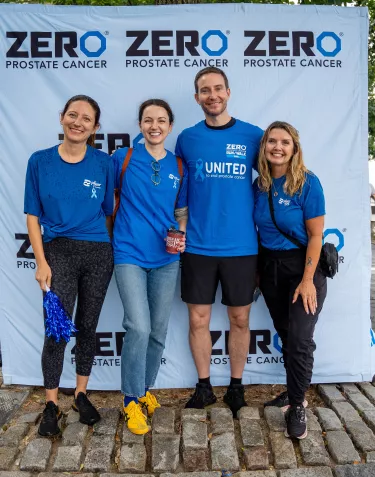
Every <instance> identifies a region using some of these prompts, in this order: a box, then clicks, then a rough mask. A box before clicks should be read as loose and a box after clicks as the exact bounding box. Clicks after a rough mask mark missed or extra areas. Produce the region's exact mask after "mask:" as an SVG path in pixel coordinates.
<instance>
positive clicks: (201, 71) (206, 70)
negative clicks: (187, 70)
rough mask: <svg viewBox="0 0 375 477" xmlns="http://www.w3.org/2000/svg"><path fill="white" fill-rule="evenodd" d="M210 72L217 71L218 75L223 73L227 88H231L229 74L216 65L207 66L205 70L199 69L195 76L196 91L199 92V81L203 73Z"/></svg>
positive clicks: (207, 73)
mask: <svg viewBox="0 0 375 477" xmlns="http://www.w3.org/2000/svg"><path fill="white" fill-rule="evenodd" d="M210 73H215V74H217V75H221V76H222V77H223V78H224V84H225V89H229V81H228V77H227V75H226V74H225V73H224V71H223V70H221V69H220V68H216V66H208V67H207V68H203V70H200V71H198V73H197V74H196V75H195V78H194V88H195V92H196V93H198V81H199V79H200V78H201V77H202V76H203V75H209V74H210Z"/></svg>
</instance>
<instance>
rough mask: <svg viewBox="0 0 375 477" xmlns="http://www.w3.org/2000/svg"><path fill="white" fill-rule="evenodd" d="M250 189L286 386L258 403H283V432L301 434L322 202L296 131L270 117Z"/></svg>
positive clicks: (320, 285)
mask: <svg viewBox="0 0 375 477" xmlns="http://www.w3.org/2000/svg"><path fill="white" fill-rule="evenodd" d="M254 195H255V215H254V218H255V222H256V225H257V227H258V231H259V237H260V252H259V275H260V289H261V291H262V293H263V296H264V299H265V302H266V304H267V307H268V309H269V311H270V314H271V317H272V320H273V323H274V326H275V329H276V331H277V333H278V334H279V336H280V339H281V342H282V353H283V358H284V366H285V369H286V376H287V391H286V392H284V393H282V394H280V395H279V396H277V397H276V398H275V399H274V400H272V401H269V402H267V403H265V406H277V407H280V408H282V409H283V410H284V411H286V412H287V413H286V421H287V431H286V435H287V436H288V437H295V438H298V439H303V438H304V437H306V435H307V428H306V413H305V407H306V406H307V402H306V401H305V392H306V391H307V389H308V387H309V385H310V382H311V377H312V370H313V363H314V358H313V353H314V351H315V348H316V346H315V342H314V340H313V334H314V329H315V325H316V323H317V321H318V316H319V313H320V312H321V310H322V307H323V303H324V300H325V297H326V294H327V281H326V280H327V279H326V277H325V276H324V275H323V273H322V270H321V268H320V266H319V257H320V252H321V248H322V234H323V226H324V215H325V203H324V195H323V189H322V186H321V184H320V182H319V179H318V178H317V177H316V176H315V175H314V174H313V173H312V172H310V171H308V170H307V169H306V167H305V165H304V163H303V158H302V149H301V145H300V141H299V136H298V132H297V131H296V129H295V128H294V127H293V126H291V125H290V124H288V123H285V122H281V121H277V122H274V123H272V124H271V125H270V126H269V127H268V128H267V130H266V131H265V133H264V136H263V139H262V142H261V146H260V154H259V177H258V179H257V180H256V181H255V183H254ZM299 245H300V246H299ZM302 246H304V247H303V248H302Z"/></svg>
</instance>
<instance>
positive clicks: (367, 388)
mask: <svg viewBox="0 0 375 477" xmlns="http://www.w3.org/2000/svg"><path fill="white" fill-rule="evenodd" d="M358 386H359V388H360V389H361V391H362V392H363V393H364V395H365V396H366V397H367V399H368V400H369V401H371V402H372V404H375V387H374V386H372V384H370V383H358Z"/></svg>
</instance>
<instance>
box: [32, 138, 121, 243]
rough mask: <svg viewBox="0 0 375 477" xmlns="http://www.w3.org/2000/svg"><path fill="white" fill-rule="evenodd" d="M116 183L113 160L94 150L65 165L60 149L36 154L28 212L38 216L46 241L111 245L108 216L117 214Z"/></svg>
mask: <svg viewBox="0 0 375 477" xmlns="http://www.w3.org/2000/svg"><path fill="white" fill-rule="evenodd" d="M113 181H114V177H113V164H112V161H111V158H110V157H109V156H108V154H105V153H104V152H102V151H98V150H97V149H94V148H93V147H91V146H87V152H86V155H85V157H84V158H83V160H82V161H80V162H77V163H76V164H71V163H69V162H66V161H64V160H63V159H62V158H61V156H60V154H59V152H58V146H54V147H51V148H49V149H44V150H43V151H38V152H35V153H34V154H33V155H32V156H31V157H30V159H29V163H28V166H27V173H26V185H25V205H24V212H25V214H31V215H35V216H36V217H39V223H40V225H42V226H43V230H44V234H43V241H44V242H50V241H51V240H53V239H54V238H57V237H65V238H70V239H73V240H88V241H90V242H110V238H109V235H108V230H107V227H106V220H105V218H106V216H109V215H112V213H113V189H114V182H113Z"/></svg>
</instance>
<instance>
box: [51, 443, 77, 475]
mask: <svg viewBox="0 0 375 477" xmlns="http://www.w3.org/2000/svg"><path fill="white" fill-rule="evenodd" d="M81 459H82V447H81V446H69V447H68V446H66V447H59V448H58V449H57V455H56V459H55V462H54V464H53V468H52V470H53V471H54V472H77V471H79V468H80V466H81Z"/></svg>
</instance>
